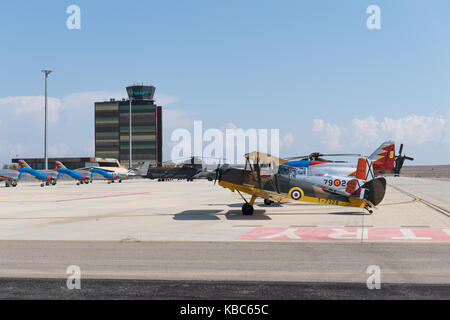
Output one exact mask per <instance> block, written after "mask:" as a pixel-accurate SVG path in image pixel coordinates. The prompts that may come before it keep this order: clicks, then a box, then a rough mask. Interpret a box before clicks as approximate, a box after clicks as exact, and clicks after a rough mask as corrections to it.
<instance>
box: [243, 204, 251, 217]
mask: <svg viewBox="0 0 450 320" xmlns="http://www.w3.org/2000/svg"><path fill="white" fill-rule="evenodd" d="M242 213H243V214H244V216H251V215H252V214H253V206H252V205H251V204H250V203H247V202H246V203H244V204H243V205H242Z"/></svg>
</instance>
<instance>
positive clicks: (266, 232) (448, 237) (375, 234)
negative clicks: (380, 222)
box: [236, 227, 450, 242]
mask: <svg viewBox="0 0 450 320" xmlns="http://www.w3.org/2000/svg"><path fill="white" fill-rule="evenodd" d="M236 240H259V241H261V240H263V241H270V240H277V241H279V240H294V241H349V240H350V241H351V240H353V241H355V240H356V241H358V240H359V241H361V240H364V241H389V242H393V241H394V242H396V241H399V242H404V241H407V242H450V228H357V227H350V228H349V227H348V228H338V227H336V228H310V227H297V228H295V227H290V228H255V229H253V230H251V231H249V232H247V233H245V234H243V235H241V236H239V237H238V238H236Z"/></svg>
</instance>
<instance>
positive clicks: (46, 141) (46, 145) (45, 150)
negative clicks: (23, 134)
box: [41, 70, 52, 170]
mask: <svg viewBox="0 0 450 320" xmlns="http://www.w3.org/2000/svg"><path fill="white" fill-rule="evenodd" d="M41 71H42V72H44V73H45V137H44V144H45V146H44V164H45V170H48V152H47V150H48V139H47V134H48V119H47V118H48V108H47V79H48V75H49V74H50V73H51V72H52V70H41Z"/></svg>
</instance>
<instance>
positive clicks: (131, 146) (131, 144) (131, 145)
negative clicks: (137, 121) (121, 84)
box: [128, 97, 133, 168]
mask: <svg viewBox="0 0 450 320" xmlns="http://www.w3.org/2000/svg"><path fill="white" fill-rule="evenodd" d="M131 100H133V98H132V97H130V163H129V165H128V167H129V168H131V161H132V160H133V159H132V155H131V153H132V151H133V149H132V148H133V143H132V141H131V140H132V139H131V137H132V135H131V130H132V129H131Z"/></svg>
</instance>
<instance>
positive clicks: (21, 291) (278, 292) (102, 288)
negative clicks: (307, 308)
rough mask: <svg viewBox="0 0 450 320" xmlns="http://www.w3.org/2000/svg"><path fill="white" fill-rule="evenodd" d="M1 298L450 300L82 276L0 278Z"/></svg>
mask: <svg viewBox="0 0 450 320" xmlns="http://www.w3.org/2000/svg"><path fill="white" fill-rule="evenodd" d="M0 288H1V290H0V299H17V298H18V297H20V298H21V299H36V300H40V299H45V300H47V299H59V300H82V299H121V300H122V299H132V300H139V299H145V300H152V299H154V300H197V299H200V300H259V299H262V300H316V299H327V300H341V299H345V300H348V299H358V300H371V299H377V300H388V299H433V300H448V299H450V285H425V284H390V283H386V284H382V285H381V288H380V289H371V290H369V289H368V288H367V286H366V285H364V284H358V283H323V282H320V283H311V282H308V283H301V282H267V281H260V282H249V281H183V280H129V279H118V280H111V279H106V280H105V279H86V280H82V281H81V286H80V289H71V290H70V289H68V288H67V285H66V279H39V278H37V279H36V278H33V279H27V278H0Z"/></svg>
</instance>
